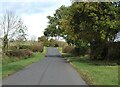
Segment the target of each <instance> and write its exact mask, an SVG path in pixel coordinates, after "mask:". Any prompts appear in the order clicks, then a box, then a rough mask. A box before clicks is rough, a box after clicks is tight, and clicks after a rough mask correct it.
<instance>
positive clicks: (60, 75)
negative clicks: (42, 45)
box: [3, 47, 86, 85]
mask: <svg viewBox="0 0 120 87" xmlns="http://www.w3.org/2000/svg"><path fill="white" fill-rule="evenodd" d="M3 85H86V83H85V82H84V81H83V80H82V78H81V77H80V76H79V74H78V73H77V72H76V70H74V69H73V67H72V66H71V65H70V64H69V63H67V62H66V61H65V60H64V59H63V58H61V57H60V53H59V52H58V50H57V49H56V48H54V47H48V48H47V54H46V58H44V59H43V60H42V61H39V62H37V63H33V64H31V65H29V66H28V67H26V68H24V69H23V70H21V71H19V72H17V73H15V74H13V75H11V76H9V77H8V78H6V79H4V80H3Z"/></svg>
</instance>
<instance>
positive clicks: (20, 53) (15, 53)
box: [6, 49, 33, 58]
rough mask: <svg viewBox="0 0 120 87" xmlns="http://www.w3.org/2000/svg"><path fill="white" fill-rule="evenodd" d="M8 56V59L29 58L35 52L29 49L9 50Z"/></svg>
mask: <svg viewBox="0 0 120 87" xmlns="http://www.w3.org/2000/svg"><path fill="white" fill-rule="evenodd" d="M6 55H7V56H8V57H18V58H28V57H31V56H32V55H33V52H32V51H31V50H27V49H19V50H8V51H7V52H6Z"/></svg>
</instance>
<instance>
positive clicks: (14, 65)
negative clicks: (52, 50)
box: [2, 50, 46, 78]
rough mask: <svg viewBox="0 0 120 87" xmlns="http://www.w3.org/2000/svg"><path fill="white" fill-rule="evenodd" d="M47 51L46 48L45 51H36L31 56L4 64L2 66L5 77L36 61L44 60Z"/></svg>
mask: <svg viewBox="0 0 120 87" xmlns="http://www.w3.org/2000/svg"><path fill="white" fill-rule="evenodd" d="M45 52H46V50H45V51H44V52H43V53H35V54H34V56H33V57H31V58H27V59H22V60H19V61H16V62H11V63H8V64H4V65H3V66H2V77H3V78H5V77H7V76H9V75H11V74H13V73H15V72H17V71H19V70H21V69H23V68H24V67H26V66H28V65H30V64H32V63H34V62H37V61H40V60H42V59H43V58H44V56H45Z"/></svg>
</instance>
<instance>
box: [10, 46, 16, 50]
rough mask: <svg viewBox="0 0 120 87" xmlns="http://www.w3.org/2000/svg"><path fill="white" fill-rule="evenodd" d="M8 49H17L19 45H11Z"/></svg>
mask: <svg viewBox="0 0 120 87" xmlns="http://www.w3.org/2000/svg"><path fill="white" fill-rule="evenodd" d="M8 49H9V50H16V49H17V46H9V48H8Z"/></svg>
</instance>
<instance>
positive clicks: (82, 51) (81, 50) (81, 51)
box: [74, 47, 88, 56]
mask: <svg viewBox="0 0 120 87" xmlns="http://www.w3.org/2000/svg"><path fill="white" fill-rule="evenodd" d="M87 50H88V49H87V47H75V50H74V54H75V55H82V56H84V55H85V54H86V53H87Z"/></svg>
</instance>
